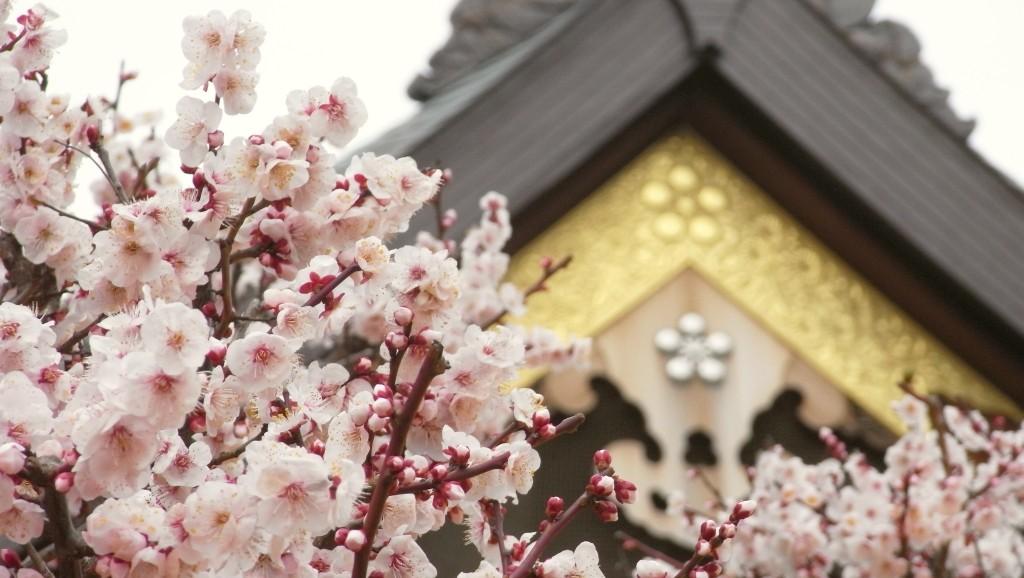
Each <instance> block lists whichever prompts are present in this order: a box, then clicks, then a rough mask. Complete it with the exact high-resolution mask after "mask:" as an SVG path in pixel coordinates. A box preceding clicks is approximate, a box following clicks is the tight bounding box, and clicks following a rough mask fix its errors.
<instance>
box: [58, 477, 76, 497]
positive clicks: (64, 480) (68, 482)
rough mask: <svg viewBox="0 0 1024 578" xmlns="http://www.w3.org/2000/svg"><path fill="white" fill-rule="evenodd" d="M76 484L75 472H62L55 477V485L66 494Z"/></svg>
mask: <svg viewBox="0 0 1024 578" xmlns="http://www.w3.org/2000/svg"><path fill="white" fill-rule="evenodd" d="M74 485H75V474H73V473H71V472H61V473H59V474H57V476H56V477H55V478H53V487H54V489H56V490H57V491H58V492H60V493H62V494H66V493H68V492H70V491H71V488H72V487H74Z"/></svg>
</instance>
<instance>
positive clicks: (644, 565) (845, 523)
mask: <svg viewBox="0 0 1024 578" xmlns="http://www.w3.org/2000/svg"><path fill="white" fill-rule="evenodd" d="M905 389H906V390H907V391H908V394H907V395H906V396H905V397H903V398H902V399H901V400H900V401H899V402H898V403H896V404H894V409H895V411H896V412H897V414H898V415H900V417H901V418H902V421H903V423H904V425H905V426H906V430H907V431H906V433H905V434H904V435H903V436H902V437H901V438H900V439H899V440H898V441H897V442H896V443H895V444H893V445H892V446H891V447H889V448H888V450H887V451H886V453H885V459H884V465H885V467H884V469H878V468H876V467H874V466H873V465H872V464H871V463H869V461H868V459H867V458H866V457H865V456H864V455H863V454H862V453H859V452H850V451H849V450H848V449H847V448H846V446H845V444H844V443H843V442H842V441H841V440H840V439H839V438H838V437H837V435H836V434H835V433H833V432H832V431H830V430H828V429H824V430H822V432H821V439H822V441H823V442H824V444H825V446H826V447H827V448H828V450H829V453H830V456H831V457H829V458H828V459H826V460H824V461H822V462H820V463H817V464H808V463H804V462H803V461H802V460H800V459H799V458H797V457H794V456H791V455H789V454H787V453H786V452H785V451H784V450H783V449H782V448H780V447H775V448H774V449H771V450H769V451H765V452H763V453H762V454H761V455H760V456H759V457H758V460H757V463H756V465H755V467H753V468H751V470H750V475H751V486H752V488H751V492H750V498H751V499H753V500H756V502H757V504H758V515H757V516H754V517H752V518H751V519H750V520H748V521H747V522H745V523H744V524H743V525H742V526H740V527H739V528H738V530H737V532H736V534H735V538H734V539H733V540H732V541H731V544H730V547H729V549H728V552H727V553H726V554H725V555H724V556H723V559H726V560H728V563H727V564H724V565H723V567H722V568H721V575H723V576H743V577H745V576H785V577H794V578H797V577H798V578H805V577H806V578H827V577H831V576H842V577H843V578H868V577H875V576H908V577H912V578H940V577H954V576H955V577H982V576H984V577H988V578H1011V577H1017V576H1022V575H1024V534H1022V531H1024V509H1022V507H1021V504H1022V503H1024V500H1022V499H1024V429H1022V428H1020V426H1019V425H1016V424H1011V423H1010V422H1009V421H1008V420H1006V419H1004V418H1002V417H987V416H985V415H983V414H981V413H980V412H978V411H975V410H970V409H967V408H963V407H960V406H958V405H955V404H952V403H947V402H944V401H943V400H941V399H940V398H938V397H935V396H926V395H921V394H916V393H914V392H913V391H912V390H911V389H910V387H909V384H905ZM670 508H671V509H672V510H673V511H674V512H675V513H676V514H677V515H678V519H679V520H680V521H681V523H682V525H683V527H684V528H689V527H691V525H692V524H693V523H694V522H696V521H699V518H702V517H704V515H703V514H700V513H697V512H699V511H703V510H694V509H691V508H689V507H687V505H686V502H685V499H684V496H682V495H676V496H674V497H673V498H672V499H671V500H670ZM707 514H708V515H712V516H713V514H711V513H707ZM705 523H712V522H705ZM703 533H704V532H703V527H702V530H701V535H702V536H701V537H698V538H697V540H698V542H697V543H698V544H699V543H700V542H699V540H701V539H702V537H703ZM630 545H632V544H630ZM699 548H700V547H699V546H698V549H699ZM677 571H678V569H677V568H676V567H675V566H673V565H671V564H669V563H666V562H665V561H664V560H663V559H659V558H658V557H657V556H652V557H649V558H647V559H645V560H644V561H642V562H641V563H640V565H639V566H638V567H637V571H636V576H638V577H639V578H661V577H663V576H674V575H676V574H674V573H673V572H677ZM714 575H715V574H709V576H714Z"/></svg>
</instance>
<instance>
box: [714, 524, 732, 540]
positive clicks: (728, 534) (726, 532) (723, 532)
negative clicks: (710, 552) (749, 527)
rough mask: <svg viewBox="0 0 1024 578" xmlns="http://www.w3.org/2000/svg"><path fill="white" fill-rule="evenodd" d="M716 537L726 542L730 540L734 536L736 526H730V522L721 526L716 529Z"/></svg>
mask: <svg viewBox="0 0 1024 578" xmlns="http://www.w3.org/2000/svg"><path fill="white" fill-rule="evenodd" d="M718 535H719V536H721V537H723V538H725V539H726V540H731V539H732V538H733V537H734V536H736V524H732V523H730V522H726V523H724V524H722V525H721V526H719V528H718Z"/></svg>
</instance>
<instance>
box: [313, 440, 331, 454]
mask: <svg viewBox="0 0 1024 578" xmlns="http://www.w3.org/2000/svg"><path fill="white" fill-rule="evenodd" d="M309 451H310V453H313V454H316V455H318V456H323V455H324V452H325V451H327V444H325V443H324V442H323V440H313V443H311V444H309Z"/></svg>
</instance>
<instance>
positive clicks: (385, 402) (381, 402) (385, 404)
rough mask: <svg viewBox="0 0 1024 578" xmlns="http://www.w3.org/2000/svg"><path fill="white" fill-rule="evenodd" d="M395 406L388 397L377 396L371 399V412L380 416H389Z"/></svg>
mask: <svg viewBox="0 0 1024 578" xmlns="http://www.w3.org/2000/svg"><path fill="white" fill-rule="evenodd" d="M394 409H395V406H394V405H392V403H391V400H390V399H385V398H383V397H378V398H377V399H375V400H373V413H375V414H376V415H378V416H380V417H390V416H391V414H392V413H394Z"/></svg>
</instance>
